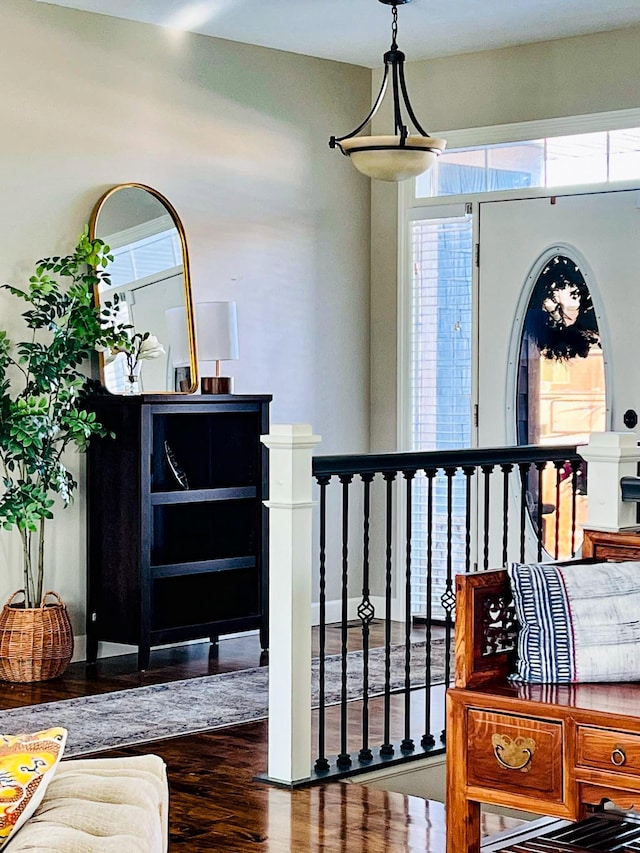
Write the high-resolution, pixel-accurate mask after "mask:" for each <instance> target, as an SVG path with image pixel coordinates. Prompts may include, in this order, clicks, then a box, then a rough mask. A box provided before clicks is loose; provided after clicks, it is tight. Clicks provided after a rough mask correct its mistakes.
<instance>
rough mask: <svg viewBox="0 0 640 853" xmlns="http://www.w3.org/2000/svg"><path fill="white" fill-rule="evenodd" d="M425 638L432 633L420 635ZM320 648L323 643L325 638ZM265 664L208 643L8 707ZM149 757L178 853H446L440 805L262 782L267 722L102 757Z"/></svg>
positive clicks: (112, 669)
mask: <svg viewBox="0 0 640 853" xmlns="http://www.w3.org/2000/svg"><path fill="white" fill-rule="evenodd" d="M416 631H417V633H418V634H422V633H423V631H422V630H421V629H419V628H418V629H416ZM383 636H384V634H383V626H381V625H379V624H378V625H376V626H375V630H374V638H375V639H374V643H375V644H378V645H379V644H381V642H382V639H381V638H382V637H383ZM416 636H417V634H416ZM402 637H403V635H402V633H401V628H400V626H394V642H398V641H401V640H402ZM359 641H360V638H359V631H355V630H354V631H352V632H350V633H349V647H350V649H356V648H358V647H359ZM314 642H315V643H316V644H317V637H316V638H314ZM328 644H329V649H328V652H329V653H334V652H337V651H339V645H340V632H339V631H332V630H330V631H329V632H328ZM261 663H262V664H264V663H267V659H266V657H265V655H264V654H261V651H260V647H259V642H258V637H257V635H254V634H248V635H243V636H241V637H239V638H234V639H227V638H223V639H221V640H220V643H219V646H218V648H217V649H216V648H215V647H210V646H209V645H208V644H204V643H202V644H197V645H190V646H181V647H173V648H170V649H157V650H154V651H153V652H152V657H151V667H150V669H149V670H148V671H147V672H137V671H136V669H135V667H136V657H135V655H128V656H123V657H119V658H106V659H101V660H99V661H98V664H97V665H96V666H95V667H86V666H85V664H84V663H75V664H72V665H71V666H70V667H69V668H68V670H67V671H66V672H65V674H64V675H63V676H62V677H61V678H59V679H56V680H54V681H51V682H43V683H40V684H34V685H13V684H8V683H6V682H0V707H2V708H10V707H17V706H21V705H30V704H35V703H39V702H51V701H56V700H59V699H67V698H71V697H74V696H85V695H91V694H96V693H103V692H109V691H113V690H122V689H126V688H130V687H137V686H141V685H144V684H155V683H164V682H171V681H175V680H178V679H184V678H196V677H199V676H202V675H209V674H217V673H221V672H229V671H232V670H237V669H245V668H247V667H254V666H259V665H260V664H261ZM350 710H351V708H350ZM353 714H354V715H355V717H357V703H354V704H353ZM379 716H380V715H379V713H378V714H377V716H376V713H375V710H373V709H372V724H373V725H374V727H375V726H376V725H377V726H378V727H379V722H380V721H379ZM328 720H329V728H330V731H331V733H332V737H334V734H335V733H334V729H335V728H337V723H336V721H335V720H332V716H331V714H329V716H328ZM355 725H357V719H355V718H354V726H355ZM376 736H377V735H376ZM336 751H337V750H336ZM146 752H154V753H156V754H158V755H160V756H162V758H163V759H164V760H165V762H166V763H167V767H168V772H169V784H170V791H171V795H170V796H171V820H170V836H171V850H174V851H185V853H186V851H189V853H201V851H211V850H217V851H225V853H250V851H265V853H289V851H296V853H298V851H300V853H315V851H321V850H322V851H327V853H334V851H335V853H338V851H344V850H346V849H348V850H349V851H353V853H379V851H415V853H444V850H445V842H444V811H443V806H442V805H441V804H439V803H433V802H429V801H425V800H422V799H420V798H417V797H408V796H405V795H403V794H398V793H390V792H386V791H380V790H374V789H371V788H368V787H366V786H364V785H359V784H353V783H344V782H332V783H325V784H322V785H317V786H312V787H309V788H303V789H298V790H295V791H289V790H288V789H282V788H277V787H274V786H271V785H268V784H266V783H264V782H262V781H259V780H256V778H255V777H256V775H257V774H260V773H264V772H265V771H266V768H267V722H266V721H260V722H255V723H247V724H242V725H237V726H233V727H230V728H226V729H218V730H215V731H212V732H207V733H204V734H196V735H189V736H186V737H178V738H172V739H169V740H164V741H154V742H153V743H152V744H139V745H136V746H132V747H127V748H123V749H119V750H110V751H108V752H105V753H102V755H105V756H106V755H134V754H135V755H138V754H141V753H146ZM510 825H515V824H514V822H513V821H510V819H507V818H499V817H495V816H489V815H488V816H486V818H485V832H487V833H494V832H496V831H499V830H501V829H504V828H505V827H507V826H510Z"/></svg>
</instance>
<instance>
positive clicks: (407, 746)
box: [400, 471, 416, 753]
mask: <svg viewBox="0 0 640 853" xmlns="http://www.w3.org/2000/svg"><path fill="white" fill-rule="evenodd" d="M402 474H403V476H404V478H405V480H406V482H407V505H406V541H405V586H404V620H405V621H404V738H403V739H402V743H401V744H400V751H401V752H405V753H406V752H413V750H414V749H415V744H414V742H413V740H412V739H411V627H412V624H411V623H412V619H411V527H412V525H411V512H412V506H411V503H412V501H411V496H412V483H413V478H414V477H415V475H416V472H415V471H403V472H402Z"/></svg>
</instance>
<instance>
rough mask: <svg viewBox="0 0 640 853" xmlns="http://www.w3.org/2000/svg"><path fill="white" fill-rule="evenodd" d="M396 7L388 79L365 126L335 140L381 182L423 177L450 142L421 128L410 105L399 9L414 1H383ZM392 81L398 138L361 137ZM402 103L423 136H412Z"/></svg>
mask: <svg viewBox="0 0 640 853" xmlns="http://www.w3.org/2000/svg"><path fill="white" fill-rule="evenodd" d="M379 2H380V3H384V4H385V5H387V6H392V7H393V9H392V16H393V22H392V27H391V47H390V49H389V50H388V51H387V52H386V53H385V54H384V57H383V60H384V76H383V78H382V85H381V86H380V91H379V92H378V97H377V98H376V100H375V103H374V105H373V108H372V109H371V112H370V113H369V115H368V116H367V117H366V118H365V120H364V121H363V122H362V124H360V125H358V127H356V129H355V130H352V131H351V133H347V134H346V135H345V136H332V137H331V139H330V140H329V146H330V147H331V148H339V149H340V151H341V152H342V153H343V154H344V155H345V156H347V157H350V158H351V162H352V163H353V165H354V166H355V167H356V169H358V171H360V172H362V173H363V174H364V175H367V176H368V177H369V178H375V179H376V180H379V181H403V180H405V179H406V178H415V177H416V175H421V174H422V173H423V172H426V171H427V169H428V168H429V167H430V166H431V165H432V164H433V162H434V161H435V159H436V157H437V156H438V155H439V154H440V153H441V152H442V151H444V148H445V146H446V144H447V143H446V141H445V140H444V139H436V138H435V137H433V136H430V135H429V134H428V133H427V131H425V130H424V129H423V128H422V126H421V125H420V123H419V121H418V119H417V118H416V115H415V113H414V111H413V108H412V106H411V103H410V101H409V94H408V92H407V84H406V82H405V79H404V61H405V55H404V53H403V52H402V51H401V50H398V45H397V42H396V38H397V35H398V6H401V5H404V4H405V3H410V2H411V0H379ZM389 77H391V87H392V92H393V118H394V134H393V135H388V136H358V135H357V134H358V133H360V131H361V130H363V129H364V128H365V127H366V126H367V125H368V124H369V122H370V121H371V119H372V118H373V117H374V115H375V114H376V113H377V112H378V108H379V107H380V104H381V103H382V101H383V99H384V96H385V93H386V91H387V84H388V82H389ZM400 95H402V102H403V103H404V106H405V108H406V111H407V113H408V116H409V118H410V119H411V122H412V124H413V126H414V128H415V130H416V131H417V132H418V134H419V135H416V136H412V135H411V134H410V133H409V130H408V128H407V125H406V124H405V123H404V119H403V116H402V106H401V103H400Z"/></svg>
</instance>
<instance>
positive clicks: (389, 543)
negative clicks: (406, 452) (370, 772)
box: [380, 471, 396, 758]
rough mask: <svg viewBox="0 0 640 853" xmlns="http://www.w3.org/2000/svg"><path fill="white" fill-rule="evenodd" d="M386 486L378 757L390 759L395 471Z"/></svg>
mask: <svg viewBox="0 0 640 853" xmlns="http://www.w3.org/2000/svg"><path fill="white" fill-rule="evenodd" d="M384 479H385V484H386V546H385V612H384V619H385V623H384V735H383V741H384V742H383V744H382V745H381V747H380V755H382V756H385V757H387V758H388V757H390V756H392V755H393V754H394V752H395V750H394V748H393V744H392V743H391V581H392V570H393V565H392V555H393V550H392V549H393V483H394V480H395V479H396V472H395V471H387V472H386V473H385V474H384Z"/></svg>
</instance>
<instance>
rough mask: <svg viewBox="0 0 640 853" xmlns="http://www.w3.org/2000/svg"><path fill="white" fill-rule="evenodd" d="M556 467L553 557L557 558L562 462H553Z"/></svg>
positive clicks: (558, 552) (558, 551)
mask: <svg viewBox="0 0 640 853" xmlns="http://www.w3.org/2000/svg"><path fill="white" fill-rule="evenodd" d="M554 464H555V468H556V526H555V539H556V541H555V546H554V549H553V556H554V559H556V560H557V559H558V556H559V554H560V484H561V483H562V471H563V469H564V464H561V463H560V462H555V463H554Z"/></svg>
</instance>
